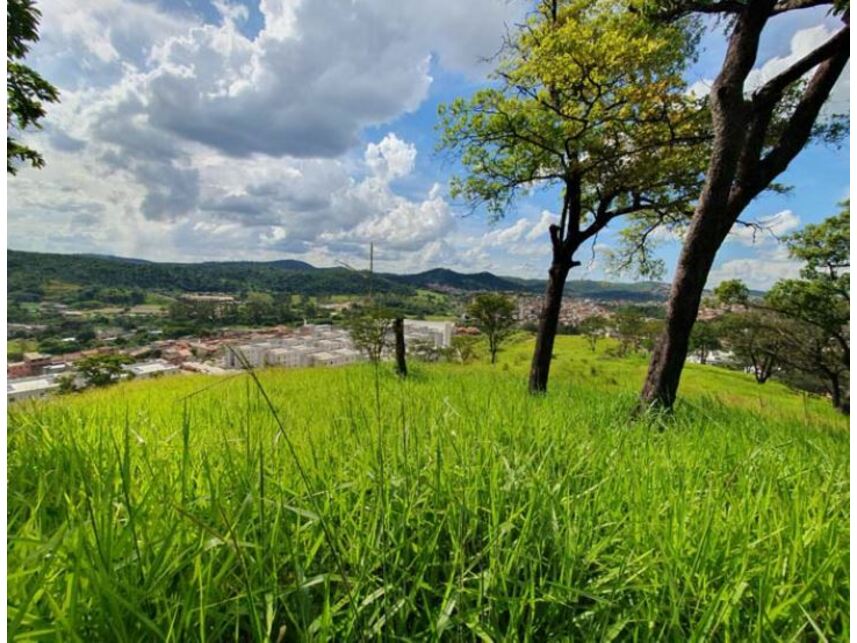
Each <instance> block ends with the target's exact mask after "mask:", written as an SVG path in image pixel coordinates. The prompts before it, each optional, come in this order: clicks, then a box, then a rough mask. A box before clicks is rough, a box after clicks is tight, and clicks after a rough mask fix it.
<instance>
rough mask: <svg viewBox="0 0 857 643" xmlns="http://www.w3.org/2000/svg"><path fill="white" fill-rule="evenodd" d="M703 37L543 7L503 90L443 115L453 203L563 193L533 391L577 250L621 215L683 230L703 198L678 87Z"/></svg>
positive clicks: (690, 110) (519, 45)
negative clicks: (681, 223)
mask: <svg viewBox="0 0 857 643" xmlns="http://www.w3.org/2000/svg"><path fill="white" fill-rule="evenodd" d="M697 36H698V33H697V31H696V29H695V28H694V25H693V24H691V23H690V22H685V23H681V24H678V23H676V24H671V25H666V26H661V25H653V24H651V23H648V22H647V21H645V20H641V19H639V18H638V17H637V16H634V15H632V14H631V13H629V12H628V11H627V10H626V4H625V3H624V2H619V1H615V0H541V1H539V2H537V3H536V8H535V10H534V11H533V14H532V16H531V17H530V18H529V19H528V20H527V22H526V24H524V25H522V26H521V27H520V28H519V29H517V30H516V31H514V32H513V33H512V34H511V35H510V36H509V38H508V40H507V42H506V45H505V47H504V48H503V50H502V51H501V53H500V55H499V57H498V58H499V60H498V65H497V68H496V71H495V74H494V78H495V80H496V83H494V85H493V86H492V87H490V88H486V89H481V90H479V91H478V92H476V93H475V94H474V95H473V96H472V98H470V99H469V100H464V99H458V100H455V101H453V102H452V103H451V104H450V105H444V106H442V107H441V109H440V117H441V125H440V127H441V129H442V134H441V147H442V148H443V149H446V150H449V151H451V152H453V153H455V154H456V155H457V156H458V157H459V158H460V161H461V164H462V165H463V167H464V168H465V171H466V175H465V176H463V177H456V178H454V179H453V181H452V185H451V187H452V193H453V195H454V196H460V197H462V198H463V199H464V200H465V201H466V202H467V203H469V204H470V205H471V206H472V207H473V208H477V207H483V206H484V207H486V209H487V211H488V214H489V216H490V217H491V218H499V217H502V216H503V215H504V214H505V213H506V212H507V211H508V209H509V208H510V206H511V204H512V203H513V202H514V200H515V199H516V198H517V197H518V196H519V195H520V194H522V193H523V194H528V193H529V192H530V191H532V190H534V189H540V188H541V189H550V188H558V189H559V191H560V193H561V195H562V201H561V203H560V204H559V205H558V207H557V211H558V212H559V219H558V221H557V222H556V224H554V225H551V226H550V229H549V239H550V243H551V250H552V259H551V265H550V268H549V270H548V282H547V288H546V292H545V298H544V304H543V308H542V311H541V315H540V321H539V329H538V333H537V335H536V344H535V350H534V354H533V360H532V366H531V369H530V379H529V388H530V391H531V392H534V393H539V392H543V391H546V390H547V383H548V375H549V371H550V362H551V356H552V354H553V345H554V341H555V338H556V334H557V328H558V325H559V313H560V309H561V304H562V297H563V290H564V286H565V282H566V279H567V277H568V274H569V271H570V270H571V269H572V268H574V267H575V266H579V265H580V261H579V259H578V258H577V256H576V255H577V252H578V250H579V249H580V248H581V247H582V246H583V245H585V244H586V243H588V242H592V241H593V240H594V239H595V238H596V237H597V235H598V234H599V233H600V232H601V231H602V230H603V229H604V228H605V227H607V226H608V224H610V223H611V222H612V221H614V220H616V219H617V218H619V217H623V216H632V215H639V216H640V217H642V218H643V219H645V226H644V227H645V228H650V227H653V226H657V225H659V224H660V223H663V222H668V221H674V220H675V219H683V218H684V216H685V213H686V211H687V209H688V208H687V199H688V197H689V196H690V195H691V194H693V195H695V194H696V193H697V192H698V185H699V176H700V172H701V170H702V166H701V165H700V164H699V159H700V158H703V157H704V154H700V152H699V150H698V148H699V146H700V145H703V146H704V145H705V142H706V140H707V138H708V134H707V131H706V130H705V128H706V127H707V119H705V117H704V114H703V109H701V107H700V104H699V101H698V100H696V99H694V98H693V97H692V96H691V95H690V94H689V93H688V92H687V86H686V83H685V81H684V79H683V71H684V69H685V67H686V65H687V62H688V60H689V59H690V58H692V54H693V51H694V48H695V46H696V42H697ZM635 230H638V232H639V234H637V235H635V238H636V239H637V240H640V239H642V238H645V236H647V233H646V232H645V230H644V229H642V228H635Z"/></svg>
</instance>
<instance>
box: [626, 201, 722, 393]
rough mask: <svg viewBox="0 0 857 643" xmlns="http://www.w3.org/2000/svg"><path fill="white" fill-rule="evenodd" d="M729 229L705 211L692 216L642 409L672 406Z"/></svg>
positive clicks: (655, 350) (653, 356)
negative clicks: (704, 296) (710, 276)
mask: <svg viewBox="0 0 857 643" xmlns="http://www.w3.org/2000/svg"><path fill="white" fill-rule="evenodd" d="M731 226H732V222H731V221H729V222H728V225H724V222H723V221H722V219H721V220H719V221H718V219H717V218H713V217H711V216H710V213H708V212H706V211H705V210H702V211H701V212H697V214H696V216H694V219H693V222H692V223H691V226H690V228H689V229H688V231H687V237H686V238H685V243H684V247H683V248H682V252H681V256H680V257H679V262H678V266H677V267H676V273H675V278H674V279H673V285H672V289H671V291H670V299H669V304H668V306H667V318H666V325H665V326H664V331H663V333H662V334H661V337H660V339H659V340H658V342H657V344H656V345H655V349H654V351H653V352H652V360H651V362H650V363H649V372H648V375H647V376H646V383H645V385H644V386H643V392H642V395H641V398H642V404H643V405H644V406H646V407H649V406H652V405H660V406H662V407H664V408H666V409H671V408H672V405H673V403H674V402H675V398H676V393H677V391H678V385H679V380H680V379H681V372H682V369H683V368H684V362H685V360H686V359H687V351H688V346H689V344H690V333H691V331H692V330H693V324H694V322H695V321H696V315H697V313H699V304H700V301H701V300H702V291H703V289H704V288H705V282H706V280H707V279H708V273H709V272H710V271H711V266H712V265H713V263H714V257H715V255H716V254H717V250H718V248H719V247H720V244H721V243H722V241H723V239H724V238H725V236H726V233H727V232H728V231H729V228H731ZM724 228H725V230H724Z"/></svg>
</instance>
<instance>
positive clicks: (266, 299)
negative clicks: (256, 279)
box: [244, 292, 274, 326]
mask: <svg viewBox="0 0 857 643" xmlns="http://www.w3.org/2000/svg"><path fill="white" fill-rule="evenodd" d="M244 314H245V316H246V318H247V321H248V322H249V323H250V324H251V325H254V326H258V325H261V324H263V323H264V322H266V321H269V320H271V319H272V318H273V316H274V298H273V297H272V296H271V295H270V294H268V293H266V292H250V293H248V294H247V298H246V299H245V301H244Z"/></svg>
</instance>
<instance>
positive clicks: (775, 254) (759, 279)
mask: <svg viewBox="0 0 857 643" xmlns="http://www.w3.org/2000/svg"><path fill="white" fill-rule="evenodd" d="M799 274H800V264H799V263H798V262H797V261H795V260H794V259H791V258H790V257H789V256H788V252H787V251H786V249H785V248H784V247H782V246H778V247H775V248H773V249H771V250H768V251H765V252H761V253H759V254H757V255H756V256H754V257H745V258H738V259H729V260H727V261H724V262H722V263H720V264H719V265H717V266H715V267H714V269H713V270H712V271H711V273H710V274H709V276H708V282H707V284H706V287H707V288H714V287H715V286H717V284H719V283H720V282H721V281H726V280H728V279H740V280H742V281H743V282H744V283H746V284H747V285H748V286H749V287H750V288H754V289H758V290H767V289H769V288H770V287H771V286H773V285H774V283H775V282H776V281H777V280H779V279H790V278H794V277H797V276H798V275H799Z"/></svg>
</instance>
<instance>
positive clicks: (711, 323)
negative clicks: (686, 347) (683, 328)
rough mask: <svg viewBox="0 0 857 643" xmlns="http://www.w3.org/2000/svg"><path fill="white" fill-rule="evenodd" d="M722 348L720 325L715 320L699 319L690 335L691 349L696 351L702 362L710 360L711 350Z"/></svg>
mask: <svg viewBox="0 0 857 643" xmlns="http://www.w3.org/2000/svg"><path fill="white" fill-rule="evenodd" d="M719 348H720V326H719V324H718V323H717V322H716V321H715V320H705V321H702V320H700V321H698V322H696V324H695V325H694V327H693V332H692V333H691V335H690V350H691V351H692V352H694V353H696V356H697V358H698V359H699V363H700V364H705V363H707V362H708V356H709V354H710V353H711V351H716V350H718V349H719Z"/></svg>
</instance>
